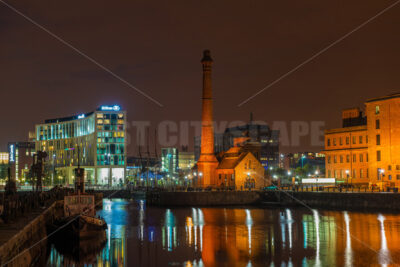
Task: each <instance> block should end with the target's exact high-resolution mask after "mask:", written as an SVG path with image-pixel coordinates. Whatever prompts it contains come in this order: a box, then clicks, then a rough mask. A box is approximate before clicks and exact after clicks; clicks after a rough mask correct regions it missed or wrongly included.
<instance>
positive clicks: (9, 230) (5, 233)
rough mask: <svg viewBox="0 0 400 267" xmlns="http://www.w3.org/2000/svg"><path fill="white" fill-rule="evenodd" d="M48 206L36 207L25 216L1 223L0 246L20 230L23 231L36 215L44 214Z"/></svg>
mask: <svg viewBox="0 0 400 267" xmlns="http://www.w3.org/2000/svg"><path fill="white" fill-rule="evenodd" d="M46 208H48V207H46ZM46 208H44V209H36V210H34V211H31V212H29V213H28V214H26V215H24V216H19V217H18V218H17V219H15V220H13V221H12V222H8V223H0V246H2V245H3V244H5V243H6V242H7V241H8V240H10V239H11V238H12V237H13V236H14V235H16V234H17V233H18V232H19V231H21V230H22V229H23V228H24V227H25V226H26V225H28V224H29V223H30V222H31V221H33V220H34V219H35V218H36V217H38V216H39V215H40V214H42V212H43V211H45V210H46Z"/></svg>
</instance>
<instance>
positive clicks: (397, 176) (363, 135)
mask: <svg viewBox="0 0 400 267" xmlns="http://www.w3.org/2000/svg"><path fill="white" fill-rule="evenodd" d="M365 115H366V116H363V115H362V113H361V111H360V109H358V108H354V109H348V110H344V111H343V113H342V119H343V127H342V128H338V129H330V130H326V131H325V150H324V153H325V155H326V176H327V177H334V178H337V179H339V180H342V181H343V182H346V183H353V184H360V185H362V184H364V185H368V186H377V187H380V188H382V189H385V188H388V187H400V154H399V153H398V151H399V149H400V94H392V95H388V96H383V97H378V98H374V99H370V100H368V101H367V102H366V103H365Z"/></svg>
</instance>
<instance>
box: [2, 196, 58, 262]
mask: <svg viewBox="0 0 400 267" xmlns="http://www.w3.org/2000/svg"><path fill="white" fill-rule="evenodd" d="M62 215H63V201H62V200H61V201H56V202H54V203H53V204H52V205H51V206H50V207H49V208H47V209H46V210H45V211H44V212H43V213H42V214H41V215H39V216H38V217H36V218H35V219H34V220H32V221H31V222H30V223H29V224H27V225H26V226H25V227H24V228H23V229H21V231H19V232H18V234H16V235H14V236H13V237H12V238H11V239H9V240H8V241H7V242H6V243H5V244H3V245H2V246H0V266H3V265H6V266H31V265H41V263H43V262H42V261H43V260H45V259H46V245H47V240H46V239H45V238H46V237H47V230H46V225H47V224H48V223H51V222H53V221H54V220H56V219H58V218H60V217H61V216H62ZM42 239H44V240H43V241H41V240H42ZM20 253H22V254H21V255H19V254H20ZM17 255H19V256H17ZM43 264H45V262H44V263H43Z"/></svg>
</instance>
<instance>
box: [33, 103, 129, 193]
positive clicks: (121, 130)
mask: <svg viewBox="0 0 400 267" xmlns="http://www.w3.org/2000/svg"><path fill="white" fill-rule="evenodd" d="M125 137H126V112H124V111H122V110H121V108H120V106H118V105H114V106H101V107H99V108H98V109H97V110H95V111H93V112H89V113H85V114H80V115H76V116H71V117H64V118H57V119H49V120H46V121H45V122H44V123H43V124H38V125H36V150H37V151H45V152H47V154H48V160H47V161H46V167H47V169H50V170H51V169H52V170H53V174H52V175H53V176H54V177H53V179H54V181H55V183H57V181H58V182H59V183H64V184H72V183H73V181H74V178H75V177H74V169H75V168H76V167H77V166H78V163H79V165H80V166H81V167H82V168H84V169H85V181H86V182H87V183H88V184H94V185H107V186H111V185H119V184H122V183H124V182H125V176H126V138H125ZM59 180H62V181H59Z"/></svg>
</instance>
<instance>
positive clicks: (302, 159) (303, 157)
mask: <svg viewBox="0 0 400 267" xmlns="http://www.w3.org/2000/svg"><path fill="white" fill-rule="evenodd" d="M305 158H306V155H302V156H301V167H302V168H303V165H304V163H303V161H304V159H305Z"/></svg>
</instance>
